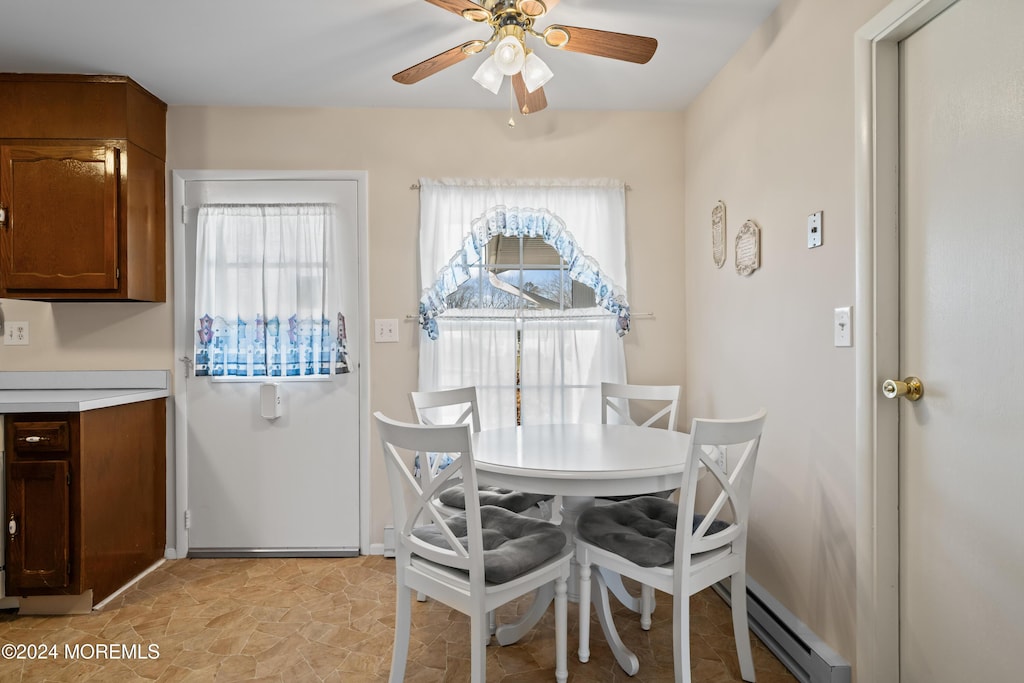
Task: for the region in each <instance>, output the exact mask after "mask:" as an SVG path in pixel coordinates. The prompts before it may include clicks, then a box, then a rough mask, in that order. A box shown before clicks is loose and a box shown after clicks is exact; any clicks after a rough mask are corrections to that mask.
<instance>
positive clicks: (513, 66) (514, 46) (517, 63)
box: [493, 36, 526, 76]
mask: <svg viewBox="0 0 1024 683" xmlns="http://www.w3.org/2000/svg"><path fill="white" fill-rule="evenodd" d="M493 56H494V62H495V64H497V65H498V68H499V69H501V73H503V74H505V75H506V76H512V75H514V74H517V73H519V72H520V71H521V70H522V68H523V62H524V61H526V54H525V52H524V50H523V44H522V42H520V40H519V39H518V38H516V37H515V36H505V37H504V38H502V39H501V40H499V41H498V46H497V47H496V48H494V55H493Z"/></svg>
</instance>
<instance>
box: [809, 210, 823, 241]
mask: <svg viewBox="0 0 1024 683" xmlns="http://www.w3.org/2000/svg"><path fill="white" fill-rule="evenodd" d="M821 213H822V212H821V211H817V212H815V213H812V214H811V215H810V216H808V217H807V248H808V249H814V248H815V247H820V246H821V223H822V215H821Z"/></svg>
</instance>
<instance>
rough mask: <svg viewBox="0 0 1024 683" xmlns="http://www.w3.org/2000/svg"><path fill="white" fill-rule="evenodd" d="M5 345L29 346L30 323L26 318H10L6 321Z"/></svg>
mask: <svg viewBox="0 0 1024 683" xmlns="http://www.w3.org/2000/svg"><path fill="white" fill-rule="evenodd" d="M4 345H6V346H28V323H27V322H25V321H24V320H8V321H7V322H5V323H4Z"/></svg>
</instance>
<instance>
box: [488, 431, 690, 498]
mask: <svg viewBox="0 0 1024 683" xmlns="http://www.w3.org/2000/svg"><path fill="white" fill-rule="evenodd" d="M689 445H690V436H689V434H684V433H683V432H676V431H670V430H667V429H652V428H650V427H637V426H635V425H604V424H590V423H581V424H545V425H522V426H519V427H502V428H500V429H485V430H483V431H481V432H478V433H477V434H475V435H474V443H473V457H474V460H475V461H476V469H477V476H478V477H479V479H480V481H481V482H483V483H489V484H496V485H500V486H505V487H506V488H510V489H515V490H517V491H529V492H530V493H542V494H554V495H561V496H577V497H589V498H593V497H594V496H617V495H627V494H638V493H651V492H652V491H666V490H670V489H674V488H677V487H678V486H679V482H680V477H681V476H682V472H683V466H684V465H685V461H686V451H687V448H689Z"/></svg>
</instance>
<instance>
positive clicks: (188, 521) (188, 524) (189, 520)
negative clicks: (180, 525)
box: [185, 510, 192, 530]
mask: <svg viewBox="0 0 1024 683" xmlns="http://www.w3.org/2000/svg"><path fill="white" fill-rule="evenodd" d="M191 528H192V513H191V512H190V511H189V510H185V529H186V530H188V529H191Z"/></svg>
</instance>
